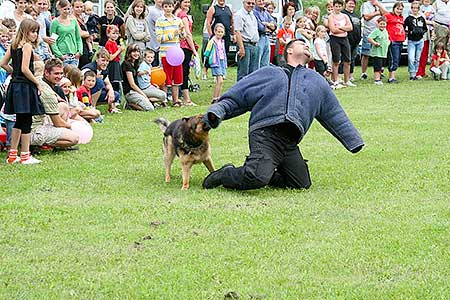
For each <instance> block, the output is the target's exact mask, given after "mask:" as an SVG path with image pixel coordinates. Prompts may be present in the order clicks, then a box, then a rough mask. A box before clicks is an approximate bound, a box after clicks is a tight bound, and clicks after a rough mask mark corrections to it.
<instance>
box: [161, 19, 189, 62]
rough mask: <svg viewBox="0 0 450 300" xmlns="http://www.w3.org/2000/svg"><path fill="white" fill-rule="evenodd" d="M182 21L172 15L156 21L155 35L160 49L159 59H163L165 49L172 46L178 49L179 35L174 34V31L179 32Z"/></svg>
mask: <svg viewBox="0 0 450 300" xmlns="http://www.w3.org/2000/svg"><path fill="white" fill-rule="evenodd" d="M182 23H183V21H181V19H180V18H177V17H175V16H174V15H172V16H171V17H170V18H167V17H166V16H162V17H160V18H158V20H156V23H155V34H156V38H157V39H158V42H159V43H160V45H161V47H160V48H159V57H165V56H166V52H167V49H169V47H172V46H177V47H180V35H179V34H175V30H178V31H180V27H181V25H182Z"/></svg>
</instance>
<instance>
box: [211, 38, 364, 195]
mask: <svg viewBox="0 0 450 300" xmlns="http://www.w3.org/2000/svg"><path fill="white" fill-rule="evenodd" d="M310 57H311V52H310V50H309V47H308V43H307V42H306V41H304V40H302V39H297V40H292V41H290V42H289V43H288V44H287V45H286V47H285V50H284V58H285V60H286V62H287V65H286V66H285V67H283V68H280V67H270V66H269V67H265V68H262V69H259V70H258V71H256V72H254V73H252V74H250V75H248V76H246V77H244V78H243V79H242V80H240V81H238V82H237V83H236V84H235V85H234V86H233V87H231V88H230V89H229V90H228V91H227V92H226V93H225V94H224V95H223V96H222V97H221V98H220V100H219V102H217V103H216V104H214V105H212V106H210V107H209V109H208V111H207V113H206V114H205V122H207V123H209V125H210V126H211V127H212V128H216V127H217V126H219V123H220V122H221V121H222V120H226V119H231V118H234V117H236V116H239V115H241V114H244V113H246V112H247V111H250V112H251V115H250V120H249V144H250V155H249V156H248V157H247V160H246V161H245V163H244V165H243V166H242V167H239V168H236V167H234V166H233V165H232V164H227V165H225V166H223V167H222V168H221V169H219V170H217V171H215V172H212V173H211V174H209V175H208V176H207V177H206V178H205V180H204V181H203V187H204V188H206V189H210V188H215V187H217V186H220V185H223V186H224V187H225V188H231V189H238V190H248V189H257V188H261V187H264V186H266V185H269V186H274V187H282V188H294V189H301V188H305V189H307V188H309V187H310V186H311V179H310V176H309V171H308V166H307V164H306V162H305V160H304V159H303V157H302V154H301V152H300V149H299V148H298V143H299V142H300V141H301V140H302V139H303V137H304V136H305V134H306V132H307V131H308V129H309V127H310V126H311V123H312V122H313V120H314V118H316V119H317V120H318V121H319V122H320V124H322V126H323V127H325V129H327V130H328V131H329V132H330V133H331V134H332V135H333V136H334V137H336V138H337V139H338V140H339V141H340V142H341V143H342V144H343V145H344V146H345V148H347V150H349V151H351V152H352V153H356V152H358V151H359V150H361V149H362V147H363V146H364V141H363V140H362V138H361V135H360V134H359V132H358V130H357V129H356V128H355V127H354V126H353V124H352V122H351V121H350V119H349V118H348V116H347V115H346V113H345V112H344V110H343V108H342V107H341V105H340V104H339V101H338V100H337V98H336V96H335V95H334V93H333V91H332V90H331V88H330V87H329V85H328V83H327V82H326V80H325V79H324V78H323V77H322V76H321V75H319V74H318V73H317V72H314V71H312V70H310V69H308V68H307V67H306V65H307V63H308V62H309V60H310Z"/></svg>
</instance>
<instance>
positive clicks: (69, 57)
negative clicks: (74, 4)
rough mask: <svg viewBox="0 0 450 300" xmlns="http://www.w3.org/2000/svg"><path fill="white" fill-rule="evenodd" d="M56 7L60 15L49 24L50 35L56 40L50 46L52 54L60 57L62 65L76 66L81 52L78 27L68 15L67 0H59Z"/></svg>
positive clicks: (69, 7)
mask: <svg viewBox="0 0 450 300" xmlns="http://www.w3.org/2000/svg"><path fill="white" fill-rule="evenodd" d="M57 8H58V11H59V13H60V15H59V17H58V18H55V19H54V20H53V21H52V24H51V26H50V34H51V37H55V38H56V42H55V43H53V44H52V46H51V48H52V51H53V54H54V55H55V56H56V57H58V58H60V59H61V60H62V61H63V63H64V65H68V64H71V65H75V66H78V60H79V58H80V55H81V53H83V44H82V41H81V36H80V28H79V27H78V23H77V20H76V19H75V18H72V17H69V16H70V11H71V5H70V2H69V1H67V0H60V1H59V2H58V6H57ZM55 34H56V35H57V37H56V36H55Z"/></svg>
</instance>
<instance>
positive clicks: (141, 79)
mask: <svg viewBox="0 0 450 300" xmlns="http://www.w3.org/2000/svg"><path fill="white" fill-rule="evenodd" d="M154 59H155V52H154V51H153V50H151V49H145V50H144V60H143V61H142V62H141V64H140V65H139V68H138V72H137V83H138V86H139V88H140V89H141V90H142V91H143V92H144V94H145V95H146V96H147V97H148V99H149V100H150V101H151V102H152V103H153V105H155V103H160V104H161V106H163V107H166V106H167V101H166V97H167V95H166V93H165V92H164V91H162V90H160V89H159V87H157V86H154V85H153V84H152V83H151V79H152V78H151V73H152V62H153V60H154Z"/></svg>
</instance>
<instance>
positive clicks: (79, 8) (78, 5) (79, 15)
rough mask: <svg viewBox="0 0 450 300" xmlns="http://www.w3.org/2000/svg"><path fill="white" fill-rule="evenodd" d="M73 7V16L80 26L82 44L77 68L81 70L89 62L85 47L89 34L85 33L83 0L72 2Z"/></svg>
mask: <svg viewBox="0 0 450 300" xmlns="http://www.w3.org/2000/svg"><path fill="white" fill-rule="evenodd" d="M72 5H73V16H74V17H75V18H76V19H77V22H78V25H79V26H80V36H81V41H82V44H83V51H82V53H81V55H80V59H79V62H78V68H80V69H81V68H83V66H84V65H86V64H88V63H90V62H91V60H90V59H89V49H88V46H87V42H86V40H87V39H88V38H89V37H90V35H89V32H88V31H87V27H86V24H85V22H84V18H83V12H84V4H83V0H74V1H73V2H72Z"/></svg>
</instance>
